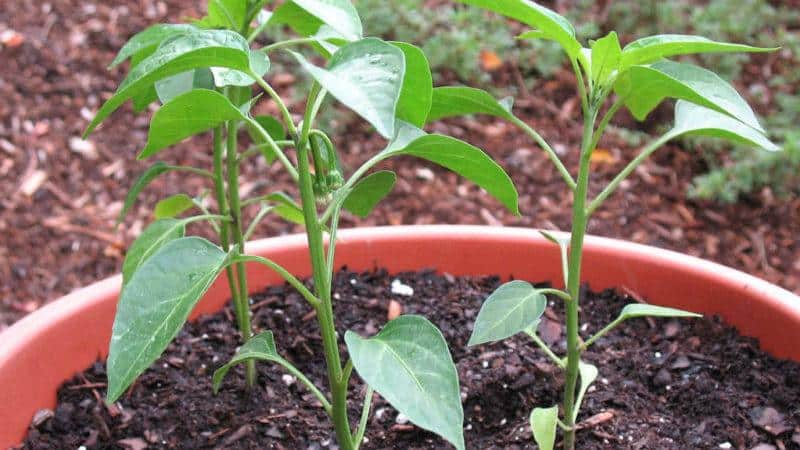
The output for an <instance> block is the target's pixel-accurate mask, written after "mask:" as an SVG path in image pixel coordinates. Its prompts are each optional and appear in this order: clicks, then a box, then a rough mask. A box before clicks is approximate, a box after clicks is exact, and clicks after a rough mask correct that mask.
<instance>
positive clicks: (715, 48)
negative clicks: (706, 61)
mask: <svg viewBox="0 0 800 450" xmlns="http://www.w3.org/2000/svg"><path fill="white" fill-rule="evenodd" d="M774 50H777V49H775V48H759V47H751V46H749V45H742V44H729V43H727V42H715V41H712V40H711V39H707V38H704V37H702V36H688V35H682V34H660V35H657V36H649V37H646V38H642V39H638V40H636V41H633V42H631V43H630V44H628V45H626V46H625V49H624V50H623V51H622V67H623V69H625V68H628V67H630V66H635V65H638V64H648V63H651V62H655V61H658V60H659V59H662V58H669V57H671V56H677V55H691V54H696V53H733V52H737V53H738V52H742V53H760V52H771V51H774Z"/></svg>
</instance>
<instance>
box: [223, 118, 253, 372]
mask: <svg viewBox="0 0 800 450" xmlns="http://www.w3.org/2000/svg"><path fill="white" fill-rule="evenodd" d="M237 130H238V126H237V123H236V121H233V120H232V121H230V122H228V141H227V151H226V155H225V160H226V162H227V166H228V167H227V169H228V170H227V171H228V202H229V203H228V204H229V205H230V215H231V217H233V223H232V224H231V232H232V234H233V240H234V242H235V243H236V245H237V247H238V249H237V251H238V252H239V253H240V254H244V252H245V248H244V246H245V242H244V233H243V232H242V205H241V200H240V198H239V160H238V154H237V144H238V142H237ZM236 277H237V279H238V282H239V295H238V298H237V299H236V301H237V303H238V304H239V307H238V310H239V314H238V317H237V320H238V322H239V331H240V332H241V333H242V340H243V342H245V343H246V342H247V341H249V340H250V338H251V337H252V335H253V331H252V327H251V324H250V305H249V302H248V298H249V291H248V289H247V272H246V271H245V265H244V263H243V262H240V263H237V264H236ZM246 368H247V370H246V380H247V387H248V388H252V387H253V386H254V385H255V384H256V366H255V362H254V361H248V362H247V363H246Z"/></svg>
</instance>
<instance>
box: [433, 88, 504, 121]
mask: <svg viewBox="0 0 800 450" xmlns="http://www.w3.org/2000/svg"><path fill="white" fill-rule="evenodd" d="M468 114H488V115H490V116H495V117H500V118H502V119H506V120H511V119H513V116H512V114H511V111H510V109H509V108H507V106H506V105H504V104H503V103H501V102H499V101H497V100H496V99H495V98H494V97H492V95H491V94H489V93H488V92H486V91H483V90H480V89H476V88H471V87H456V86H453V87H450V86H447V87H437V88H435V89H434V90H433V102H432V104H431V110H430V112H429V113H428V120H427V121H428V123H430V122H434V121H436V120H440V119H446V118H448V117H456V116H464V115H468Z"/></svg>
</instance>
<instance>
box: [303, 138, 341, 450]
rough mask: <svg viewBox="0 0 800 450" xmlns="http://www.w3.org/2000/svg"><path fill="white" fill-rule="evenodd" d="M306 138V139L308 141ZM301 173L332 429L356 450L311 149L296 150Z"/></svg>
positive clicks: (339, 440)
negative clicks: (315, 194) (318, 208)
mask: <svg viewBox="0 0 800 450" xmlns="http://www.w3.org/2000/svg"><path fill="white" fill-rule="evenodd" d="M307 138H308V137H307V136H305V139H306V141H307ZM297 159H298V172H299V175H300V179H299V182H300V183H299V184H300V197H301V200H302V204H303V215H304V218H305V224H306V236H307V238H308V248H309V252H310V254H311V267H312V272H313V279H314V290H315V291H316V294H317V296H318V297H319V299H320V300H321V302H322V304H321V305H320V307H319V308H317V321H318V322H319V327H320V330H321V332H322V346H323V350H324V352H325V362H326V365H327V370H328V382H329V384H330V388H331V400H332V401H331V403H332V406H333V426H334V430H335V431H336V439H337V441H338V443H339V447H340V448H342V450H353V442H352V440H353V437H352V435H351V434H350V423H349V420H348V417H347V383H346V382H344V383H343V382H342V361H341V357H340V355H339V343H338V340H337V338H336V328H335V325H334V321H333V304H332V300H331V296H330V295H327V294H328V293H329V292H330V289H329V288H328V286H329V284H330V280H329V278H328V276H327V272H328V271H327V267H326V260H325V247H324V243H323V239H322V228H321V227H320V223H319V218H318V217H317V208H316V197H315V196H314V187H313V183H312V180H311V170H310V169H311V168H310V166H309V162H308V146H307V145H304V146H302V147H298V149H297Z"/></svg>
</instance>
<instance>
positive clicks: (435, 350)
mask: <svg viewBox="0 0 800 450" xmlns="http://www.w3.org/2000/svg"><path fill="white" fill-rule="evenodd" d="M344 340H345V342H346V343H347V350H348V352H349V353H350V357H351V358H352V360H353V366H354V367H355V369H356V371H357V372H358V374H359V375H360V376H361V378H363V379H364V381H365V382H366V383H367V384H369V385H370V386H372V387H373V388H374V389H375V390H376V391H377V392H378V393H379V394H381V395H382V396H383V398H385V399H386V401H388V402H389V404H391V405H392V406H393V407H394V408H395V409H397V410H398V411H400V412H401V413H403V414H404V415H405V416H406V417H408V418H409V419H410V420H411V422H413V423H414V424H416V425H417V426H419V427H420V428H424V429H426V430H429V431H432V432H434V433H436V434H438V435H439V436H442V437H443V438H445V439H446V440H447V441H449V442H450V443H451V444H453V445H455V447H456V448H457V449H459V450H463V449H464V435H463V432H462V425H463V423H464V411H463V409H462V407H461V392H460V390H459V386H458V372H457V371H456V366H455V364H453V359H452V357H451V356H450V352H449V350H448V348H447V342H445V340H444V337H443V336H442V333H441V332H440V331H439V330H438V329H437V328H436V327H435V326H434V325H433V324H432V323H430V322H429V321H428V320H427V319H425V318H424V317H421V316H414V315H408V316H400V317H398V318H397V319H395V320H392V321H391V322H389V323H388V324H386V326H385V327H384V328H383V330H381V331H380V333H378V334H377V335H376V336H374V337H372V338H369V339H364V338H362V337H360V336H359V335H357V334H356V333H354V332H352V331H348V332H347V333H346V334H345V336H344Z"/></svg>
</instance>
